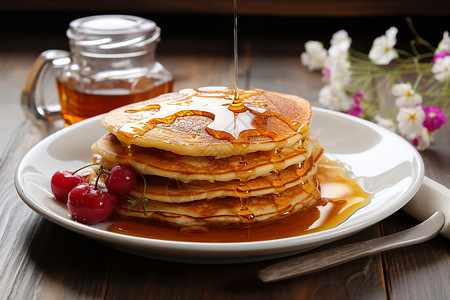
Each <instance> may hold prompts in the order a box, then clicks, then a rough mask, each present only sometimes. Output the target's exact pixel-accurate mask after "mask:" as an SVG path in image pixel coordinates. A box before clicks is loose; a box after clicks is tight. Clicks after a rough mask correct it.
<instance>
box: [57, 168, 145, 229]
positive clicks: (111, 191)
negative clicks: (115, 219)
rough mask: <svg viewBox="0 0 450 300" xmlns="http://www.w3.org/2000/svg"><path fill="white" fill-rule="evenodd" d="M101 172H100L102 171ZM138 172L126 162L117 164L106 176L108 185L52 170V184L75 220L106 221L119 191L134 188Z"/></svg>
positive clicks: (121, 193) (124, 191) (113, 207)
mask: <svg viewBox="0 0 450 300" xmlns="http://www.w3.org/2000/svg"><path fill="white" fill-rule="evenodd" d="M99 176H100V175H99ZM136 180H137V173H136V171H135V170H133V169H132V168H131V167H129V166H127V165H122V164H118V165H115V166H114V167H113V168H112V169H111V170H110V171H109V172H107V177H106V179H105V186H106V188H103V189H100V188H98V187H97V184H89V183H86V182H83V179H82V177H81V176H80V175H79V174H76V171H75V172H73V173H72V172H69V171H67V170H59V171H57V172H56V173H55V174H53V176H52V178H51V181H50V186H51V189H52V192H53V195H54V196H55V198H56V200H58V201H61V202H63V203H65V204H67V207H68V209H69V212H70V215H71V217H72V219H73V220H75V221H78V222H80V223H84V224H89V225H92V224H97V223H100V222H105V221H107V220H108V219H109V218H110V217H111V215H112V214H113V213H114V210H115V209H116V207H117V205H118V203H119V195H125V194H128V193H129V192H131V190H132V189H133V188H134V185H135V184H136Z"/></svg>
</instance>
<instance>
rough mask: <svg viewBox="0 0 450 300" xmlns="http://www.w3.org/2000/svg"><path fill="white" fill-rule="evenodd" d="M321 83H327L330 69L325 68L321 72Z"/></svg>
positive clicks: (328, 67)
mask: <svg viewBox="0 0 450 300" xmlns="http://www.w3.org/2000/svg"><path fill="white" fill-rule="evenodd" d="M322 75H323V76H322V82H325V83H326V82H329V81H330V77H331V67H330V66H327V67H325V68H324V69H323V70H322Z"/></svg>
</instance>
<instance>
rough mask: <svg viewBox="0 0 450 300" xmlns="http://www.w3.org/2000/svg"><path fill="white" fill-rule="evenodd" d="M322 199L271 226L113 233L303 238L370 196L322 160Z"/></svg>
mask: <svg viewBox="0 0 450 300" xmlns="http://www.w3.org/2000/svg"><path fill="white" fill-rule="evenodd" d="M317 177H318V179H319V181H320V186H321V192H322V199H321V200H320V201H318V203H317V204H316V205H315V206H313V207H310V208H308V209H307V210H306V211H303V212H301V213H297V214H293V215H288V216H287V217H285V218H283V219H281V220H279V221H277V222H274V223H270V224H267V225H263V226H258V225H245V226H242V227H239V228H204V227H196V228H185V229H183V228H181V229H180V228H176V227H171V226H166V225H164V224H159V223H152V222H140V221H134V220H126V219H120V220H117V221H116V222H114V224H112V225H111V227H110V228H109V230H110V231H112V232H115V233H120V234H126V235H131V236H138V237H145V238H152V239H162V240H172V241H185V242H209V243H229V242H253V241H263V240H273V239H281V238H288V237H294V236H300V235H304V234H309V233H313V232H318V231H323V230H327V229H331V228H334V227H336V226H338V225H339V224H341V223H343V222H344V221H345V220H347V219H348V218H349V217H350V216H351V215H352V214H353V213H354V212H355V211H357V210H358V209H360V208H361V207H363V206H365V205H367V204H368V203H369V201H370V194H369V193H367V192H366V191H364V190H363V189H362V188H361V186H360V185H359V183H358V180H357V179H354V178H352V177H350V176H349V175H348V174H347V172H346V170H345V169H344V168H343V167H342V166H341V165H340V164H339V163H336V162H333V161H331V160H328V159H326V158H322V159H321V161H320V162H319V165H318V170H317Z"/></svg>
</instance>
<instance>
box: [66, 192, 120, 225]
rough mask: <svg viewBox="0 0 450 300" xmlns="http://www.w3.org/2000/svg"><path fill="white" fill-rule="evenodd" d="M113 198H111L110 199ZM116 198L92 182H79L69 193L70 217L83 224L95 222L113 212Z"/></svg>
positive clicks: (104, 218)
mask: <svg viewBox="0 0 450 300" xmlns="http://www.w3.org/2000/svg"><path fill="white" fill-rule="evenodd" d="M111 198H113V199H111ZM116 205H117V199H116V198H114V196H111V195H110V194H109V193H108V192H107V191H106V190H97V189H95V186H94V185H92V184H79V185H77V186H76V187H74V188H73V189H72V191H70V193H69V197H68V201H67V207H68V209H69V212H70V214H71V216H72V219H73V220H75V221H78V222H80V223H84V224H89V225H92V224H97V223H99V222H101V221H103V220H106V219H108V218H109V217H110V216H111V215H112V213H113V212H114V209H115V206H116Z"/></svg>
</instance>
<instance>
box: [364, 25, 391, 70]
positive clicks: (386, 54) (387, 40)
mask: <svg viewBox="0 0 450 300" xmlns="http://www.w3.org/2000/svg"><path fill="white" fill-rule="evenodd" d="M397 32H398V30H397V28H395V27H391V28H389V29H388V30H386V35H382V36H380V37H377V38H376V39H375V40H374V41H373V45H372V49H370V52H369V58H370V60H371V61H372V62H374V63H376V64H377V65H387V64H389V63H390V62H391V60H393V59H394V58H397V57H398V53H397V51H395V49H394V46H395V44H396V43H397Z"/></svg>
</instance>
